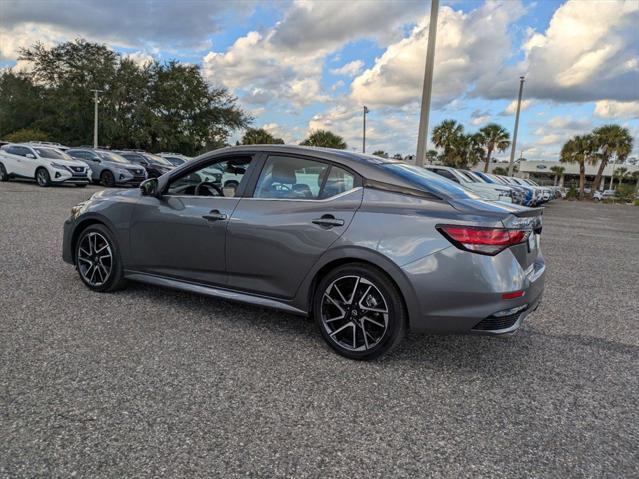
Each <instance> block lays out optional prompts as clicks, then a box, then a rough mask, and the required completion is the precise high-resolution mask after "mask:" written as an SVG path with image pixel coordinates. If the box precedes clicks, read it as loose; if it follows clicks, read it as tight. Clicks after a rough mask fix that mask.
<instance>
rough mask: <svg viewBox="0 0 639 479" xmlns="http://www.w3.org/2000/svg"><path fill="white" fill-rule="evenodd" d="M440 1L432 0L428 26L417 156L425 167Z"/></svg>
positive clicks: (417, 163) (416, 159) (417, 162)
mask: <svg viewBox="0 0 639 479" xmlns="http://www.w3.org/2000/svg"><path fill="white" fill-rule="evenodd" d="M438 12H439V0H431V3H430V23H429V24H428V48H427V50H426V66H425V67H424V85H423V87H422V110H421V114H420V116H419V130H418V132H417V156H416V157H415V164H416V165H417V166H424V158H425V156H426V143H427V136H428V115H429V113H430V97H431V93H432V90H433V68H434V64H435V40H436V38H437V14H438Z"/></svg>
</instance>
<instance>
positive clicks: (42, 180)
mask: <svg viewBox="0 0 639 479" xmlns="http://www.w3.org/2000/svg"><path fill="white" fill-rule="evenodd" d="M35 180H36V182H37V183H38V186H41V187H43V188H46V187H47V186H51V176H50V175H49V172H48V171H47V169H46V168H42V167H40V168H38V169H37V170H36V172H35Z"/></svg>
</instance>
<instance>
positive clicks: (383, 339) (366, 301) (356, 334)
mask: <svg viewBox="0 0 639 479" xmlns="http://www.w3.org/2000/svg"><path fill="white" fill-rule="evenodd" d="M313 315H314V317H315V322H316V323H317V325H318V327H319V329H320V332H321V334H322V336H323V337H324V340H325V341H326V342H327V343H328V345H329V346H330V347H331V348H333V349H334V350H335V351H336V352H338V353H339V354H341V355H342V356H345V357H347V358H350V359H360V360H366V359H373V358H376V357H378V356H380V355H382V354H384V353H387V352H389V351H390V350H392V349H393V348H394V347H395V346H397V345H398V344H399V343H400V342H401V340H402V338H403V337H404V333H405V330H406V322H407V316H408V315H407V313H406V307H405V306H404V302H403V299H402V296H401V294H400V292H399V290H398V288H397V286H396V285H395V284H394V283H393V281H392V280H391V279H390V278H388V277H387V276H386V274H384V273H383V272H381V271H379V270H378V269H376V268H373V267H371V266H368V265H366V264H360V263H353V264H347V265H343V266H340V267H338V268H336V269H334V270H333V271H331V272H330V273H329V274H328V275H326V276H325V277H324V278H322V280H321V281H320V282H319V284H318V286H317V289H316V291H315V297H314V304H313Z"/></svg>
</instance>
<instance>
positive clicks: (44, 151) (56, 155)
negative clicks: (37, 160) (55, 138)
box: [34, 148, 73, 160]
mask: <svg viewBox="0 0 639 479" xmlns="http://www.w3.org/2000/svg"><path fill="white" fill-rule="evenodd" d="M34 150H35V151H36V153H37V154H38V156H40V157H42V158H51V159H52V160H72V159H73V158H71V157H70V156H69V155H67V154H66V153H62V152H61V151H60V150H54V149H53V148H34Z"/></svg>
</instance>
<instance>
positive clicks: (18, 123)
mask: <svg viewBox="0 0 639 479" xmlns="http://www.w3.org/2000/svg"><path fill="white" fill-rule="evenodd" d="M42 94H43V88H41V87H39V86H37V85H35V84H34V83H33V82H32V81H31V78H30V76H29V75H27V74H25V73H21V72H17V73H16V72H13V71H11V70H5V71H3V72H1V73H0V138H3V137H4V136H5V135H7V134H8V133H11V132H14V131H18V130H22V129H24V128H29V127H32V125H33V124H34V123H35V121H36V120H38V119H39V118H41V117H42Z"/></svg>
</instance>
